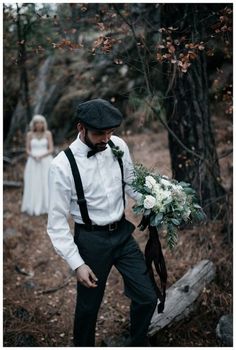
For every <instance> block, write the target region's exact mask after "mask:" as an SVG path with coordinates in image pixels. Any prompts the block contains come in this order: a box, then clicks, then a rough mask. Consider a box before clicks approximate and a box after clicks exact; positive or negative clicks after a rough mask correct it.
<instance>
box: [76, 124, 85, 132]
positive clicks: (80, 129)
mask: <svg viewBox="0 0 236 350" xmlns="http://www.w3.org/2000/svg"><path fill="white" fill-rule="evenodd" d="M84 129H85V128H84V126H83V124H81V123H78V124H77V130H78V131H79V132H82V131H84Z"/></svg>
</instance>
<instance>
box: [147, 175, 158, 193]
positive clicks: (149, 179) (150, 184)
mask: <svg viewBox="0 0 236 350" xmlns="http://www.w3.org/2000/svg"><path fill="white" fill-rule="evenodd" d="M155 185H156V180H155V179H154V178H153V177H152V176H150V175H148V176H146V177H145V186H147V187H148V188H150V190H151V189H152V188H153V187H154V186H155Z"/></svg>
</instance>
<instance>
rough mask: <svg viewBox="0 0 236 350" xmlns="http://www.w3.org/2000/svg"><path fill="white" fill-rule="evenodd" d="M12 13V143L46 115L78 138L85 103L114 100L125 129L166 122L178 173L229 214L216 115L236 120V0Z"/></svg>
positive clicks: (10, 8)
mask: <svg viewBox="0 0 236 350" xmlns="http://www.w3.org/2000/svg"><path fill="white" fill-rule="evenodd" d="M3 16H4V140H5V149H7V148H9V146H10V145H12V141H13V140H15V142H16V143H17V139H18V138H19V139H20V138H21V135H23V134H24V132H25V130H26V128H27V125H28V123H29V120H30V119H31V117H32V116H33V115H34V114H36V113H40V114H43V115H45V116H46V118H47V120H48V124H49V127H50V129H52V131H53V133H54V139H55V141H56V142H57V143H61V142H63V140H65V138H70V137H73V135H74V133H75V124H76V120H75V116H74V109H75V106H76V104H77V103H78V102H81V101H84V100H87V99H90V98H96V97H101V98H105V99H108V100H110V101H111V102H112V103H115V104H116V106H117V107H119V108H120V109H121V110H122V112H123V113H124V115H125V123H124V126H123V132H125V131H127V130H129V131H132V132H144V131H145V130H146V128H152V129H155V128H160V127H163V126H164V127H165V128H166V130H167V132H168V137H169V150H170V157H171V165H172V173H173V177H175V178H176V179H178V180H185V181H189V182H191V183H192V185H193V186H194V187H195V189H196V190H197V192H198V194H199V197H200V199H201V203H202V205H203V206H204V208H205V210H206V211H207V214H208V216H209V218H216V217H222V216H223V215H225V210H224V207H225V204H226V205H227V204H228V203H227V198H228V196H227V192H226V190H225V189H224V188H223V186H222V183H221V176H220V168H219V162H218V157H219V155H218V154H217V149H216V146H217V145H216V141H215V135H214V127H215V126H214V118H227V119H228V120H229V121H231V117H232V6H231V5H230V4H210V3H209V4H155V3H153V4H142V3H137V4H101V3H97V4H78V3H73V4H28V3H27V4H26V3H25V4H18V5H9V4H5V5H4V7H3ZM231 151H232V145H230V144H228V143H227V144H226V145H225V154H228V153H230V152H231ZM154 156H155V155H154ZM223 156H224V154H223ZM156 157H158V154H156Z"/></svg>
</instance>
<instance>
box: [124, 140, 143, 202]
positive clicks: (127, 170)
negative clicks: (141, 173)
mask: <svg viewBox="0 0 236 350" xmlns="http://www.w3.org/2000/svg"><path fill="white" fill-rule="evenodd" d="M123 165H124V181H125V184H126V185H125V192H126V193H127V194H128V195H129V196H130V197H131V198H132V199H133V200H135V201H138V200H139V199H141V197H142V195H141V194H140V193H138V192H137V191H134V190H133V188H132V187H131V183H132V181H133V179H134V165H133V162H132V159H131V156H130V152H129V148H128V146H127V145H126V143H125V142H124V156H123Z"/></svg>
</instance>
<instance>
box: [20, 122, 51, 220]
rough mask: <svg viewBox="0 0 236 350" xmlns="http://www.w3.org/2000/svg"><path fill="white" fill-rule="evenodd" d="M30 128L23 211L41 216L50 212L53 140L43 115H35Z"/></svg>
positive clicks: (27, 141) (27, 138) (27, 142)
mask: <svg viewBox="0 0 236 350" xmlns="http://www.w3.org/2000/svg"><path fill="white" fill-rule="evenodd" d="M29 128H30V131H29V132H28V133H27V136H26V153H27V155H28V159H27V162H26V166H25V171H24V193H23V199H22V206H21V211H22V212H26V213H27V214H29V215H41V214H45V213H47V212H48V171H49V166H50V164H51V161H52V159H53V157H52V153H53V139H52V134H51V132H50V131H49V130H48V128H47V121H46V119H45V118H44V117H43V116H42V115H35V116H34V117H33V119H32V121H31V122H30V125H29Z"/></svg>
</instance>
